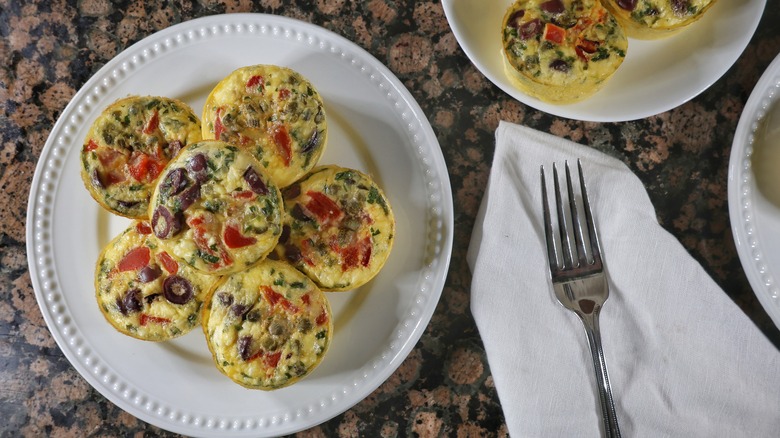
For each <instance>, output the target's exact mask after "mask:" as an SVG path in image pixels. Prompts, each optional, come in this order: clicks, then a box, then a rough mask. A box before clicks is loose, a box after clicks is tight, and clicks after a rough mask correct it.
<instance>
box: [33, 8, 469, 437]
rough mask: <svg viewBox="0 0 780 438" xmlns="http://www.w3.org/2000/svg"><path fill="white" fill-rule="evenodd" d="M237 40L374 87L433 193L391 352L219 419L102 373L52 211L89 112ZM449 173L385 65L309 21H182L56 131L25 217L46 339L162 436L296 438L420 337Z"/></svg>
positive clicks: (437, 291)
mask: <svg viewBox="0 0 780 438" xmlns="http://www.w3.org/2000/svg"><path fill="white" fill-rule="evenodd" d="M234 36H237V37H242V38H243V37H258V38H266V39H268V38H270V39H286V40H288V41H292V42H294V43H297V44H302V45H305V46H307V47H309V48H314V49H316V50H319V51H320V52H322V53H324V54H326V55H328V56H329V57H331V59H335V62H340V63H343V64H345V65H347V66H349V67H350V68H352V69H354V70H355V71H356V72H358V73H359V74H360V75H362V76H363V78H364V79H365V80H368V81H370V82H371V84H373V86H374V87H376V89H377V90H378V91H379V92H380V93H382V94H383V95H384V96H385V99H387V101H389V103H390V104H391V105H392V106H393V108H394V109H395V112H396V114H395V116H396V117H397V118H399V119H400V122H401V123H402V124H403V126H404V127H405V130H406V132H405V134H406V137H407V138H408V144H407V145H406V147H407V149H408V153H410V154H414V155H415V156H416V158H417V159H418V160H417V165H418V166H420V170H419V172H420V173H421V174H422V176H423V178H424V181H425V187H424V189H425V190H426V194H427V199H426V205H427V209H428V211H427V218H425V219H426V220H425V223H426V226H427V232H426V235H427V237H428V242H427V245H426V246H427V250H426V251H427V254H426V257H425V259H426V263H427V265H426V266H424V267H421V272H420V276H419V283H418V290H416V292H415V293H416V295H415V296H414V299H413V300H412V302H411V303H409V307H407V308H406V312H407V313H406V315H405V316H404V317H403V318H401V319H402V321H401V322H400V324H398V326H397V327H396V329H395V331H394V333H393V335H392V336H391V339H388V340H387V344H386V348H385V349H384V350H383V351H382V352H381V354H378V355H377V356H375V357H374V358H373V359H372V360H371V361H369V363H367V364H365V366H363V367H362V368H361V369H360V370H357V371H356V372H355V378H354V380H353V382H352V385H349V386H345V387H343V388H332V390H330V391H328V392H326V393H324V394H322V396H321V397H320V399H319V400H318V401H316V402H314V403H310V404H309V405H308V406H307V407H298V408H296V409H291V410H289V411H287V412H286V413H284V414H280V415H262V414H252V415H235V416H230V417H226V416H223V417H218V416H213V415H209V414H203V413H197V412H184V411H182V410H180V409H178V408H177V407H175V406H167V405H166V404H165V403H163V402H160V401H159V400H158V399H157V398H156V397H155V396H154V394H152V393H147V392H145V391H143V390H141V389H139V388H136V387H134V386H133V385H132V384H130V383H128V382H126V381H125V380H124V379H123V377H122V376H120V375H117V374H116V373H115V372H114V371H113V370H112V369H111V368H110V367H109V366H106V364H105V363H104V362H103V361H102V360H101V358H100V355H99V352H96V351H94V349H93V348H92V346H91V345H89V343H88V342H87V340H86V339H85V338H84V336H83V334H82V333H81V332H80V329H79V327H78V324H77V322H76V321H74V320H73V318H72V317H71V316H70V314H69V311H68V307H67V302H66V300H65V299H64V296H63V293H64V292H63V291H62V290H61V288H60V281H59V280H58V273H57V269H56V260H55V255H54V249H53V244H54V241H53V240H54V238H53V235H52V234H53V229H52V228H53V222H54V220H55V219H54V218H53V217H52V215H53V203H54V201H55V193H56V191H57V186H58V184H59V182H60V178H61V175H62V170H63V167H64V164H65V161H66V157H67V155H68V154H69V153H70V148H78V147H80V145H81V139H79V138H74V133H75V131H76V126H77V125H79V124H83V123H85V122H86V121H87V119H88V117H89V115H90V113H92V112H94V111H95V110H96V108H99V107H102V106H101V105H102V103H101V100H102V99H103V97H104V96H106V94H108V93H109V92H110V91H111V90H112V89H113V88H114V87H117V86H118V85H119V84H121V83H122V82H123V81H124V80H125V79H127V78H128V77H130V76H131V75H132V74H133V72H134V71H136V70H138V69H141V68H143V66H144V63H146V62H149V61H153V60H155V59H156V58H159V57H162V56H165V54H166V52H168V51H169V50H174V49H181V48H183V47H186V46H187V45H190V44H193V43H195V42H198V41H201V40H204V39H217V38H231V37H234ZM446 169H447V167H446V164H445V162H444V157H443V155H442V152H441V149H440V146H439V144H438V141H437V139H436V136H435V134H434V132H433V129H432V128H431V126H430V124H429V122H428V121H427V119H426V117H425V115H424V114H423V112H422V110H421V109H420V107H419V105H418V104H417V102H416V101H415V99H414V98H413V97H412V95H411V94H410V93H409V91H408V90H407V89H406V88H405V87H404V86H403V84H402V83H401V82H400V81H399V80H398V79H397V78H396V77H395V76H394V75H393V73H392V72H390V71H389V69H387V68H386V67H385V66H384V65H383V64H382V63H381V62H379V61H378V60H377V59H375V58H374V57H373V56H372V55H370V54H369V53H368V52H366V51H364V50H363V49H361V48H360V47H359V46H357V45H356V44H354V43H353V42H351V41H349V40H347V39H346V38H343V37H341V36H339V35H337V34H335V33H333V32H330V31H328V30H326V29H323V28H321V27H319V26H316V25H313V24H310V23H305V22H301V21H299V20H296V19H292V18H287V17H281V16H274V15H267V14H229V15H216V16H210V17H204V18H198V19H194V20H191V21H187V22H183V23H179V24H176V25H174V26H171V27H169V28H167V29H164V30H161V31H159V32H157V33H155V34H152V35H150V36H148V37H146V38H144V39H143V40H141V41H139V42H137V43H135V44H134V45H132V46H131V47H129V48H127V49H126V50H124V51H123V52H121V53H120V54H119V55H117V56H116V57H115V58H114V59H112V60H111V61H109V62H108V63H107V64H106V65H104V66H103V67H102V68H101V69H100V70H99V71H98V72H97V73H96V74H95V75H94V76H93V77H92V78H90V79H89V80H88V81H87V83H86V84H85V85H84V86H83V87H82V88H81V89H80V90H79V91H78V92H77V93H76V95H75V96H74V97H73V99H72V100H71V102H70V103H69V104H68V105H67V107H66V108H65V110H64V111H63V112H62V114H61V115H60V117H59V119H58V120H57V122H56V123H55V125H54V127H53V129H52V131H51V134H50V136H49V138H48V139H47V141H46V144H45V146H44V148H43V150H42V152H41V157H40V159H39V161H38V164H37V166H36V171H35V174H34V176H33V181H32V185H31V190H30V194H29V202H28V210H27V230H26V231H27V255H28V263H29V270H30V274H31V281H32V284H33V288H34V290H35V295H36V299H37V301H38V304H39V307H40V309H41V312H42V314H43V316H44V320H45V322H46V324H47V326H48V327H49V330H50V332H51V333H52V335H53V337H54V338H55V341H56V342H57V344H58V346H59V347H60V349H61V350H62V351H63V353H64V354H65V356H66V357H67V358H68V360H69V361H70V362H71V364H72V365H73V366H74V367H75V368H76V370H77V371H78V372H79V373H80V374H81V375H82V376H83V377H84V378H85V379H86V380H87V381H88V382H89V383H90V384H91V385H92V386H93V387H94V388H95V389H96V390H98V391H99V392H100V393H101V394H103V395H104V396H105V397H106V398H108V399H109V400H111V401H112V402H113V403H114V404H116V405H117V406H119V407H120V408H122V409H124V410H125V411H127V412H129V413H130V414H132V415H134V416H136V417H138V418H140V419H142V420H144V421H146V422H148V423H151V424H153V425H156V426H158V427H161V428H163V429H166V430H170V431H173V432H178V433H185V434H191V435H198V436H224V435H225V434H231V435H236V436H249V435H251V436H270V435H280V434H286V433H293V432H295V431H298V430H302V429H305V428H307V427H311V426H313V425H316V424H319V423H321V422H324V421H326V420H328V419H330V418H332V417H334V416H336V415H338V414H340V413H342V412H343V411H345V410H347V409H348V408H350V407H351V406H353V405H354V404H356V403H357V402H359V401H360V400H362V399H363V398H365V397H366V396H367V395H368V394H369V393H370V392H372V391H373V390H375V389H376V388H377V387H379V385H380V384H381V383H383V382H384V381H385V380H386V379H387V378H388V377H389V376H390V375H391V374H392V373H393V372H394V371H395V369H396V368H397V367H398V366H399V365H400V364H401V362H403V360H404V359H405V358H406V356H407V355H408V353H409V352H410V351H411V349H412V348H413V347H414V345H415V344H416V342H417V341H418V340H419V338H420V336H421V335H422V332H423V331H424V329H425V327H426V326H427V324H428V322H429V321H430V318H431V316H432V314H433V311H434V310H435V307H436V305H437V303H438V300H439V298H440V295H441V292H442V290H443V287H444V282H445V280H446V274H447V271H448V268H449V262H450V257H451V251H452V240H453V229H454V214H453V206H452V205H453V204H452V192H451V188H450V183H449V176H448V174H447V170H446ZM226 384H231V383H230V382H226Z"/></svg>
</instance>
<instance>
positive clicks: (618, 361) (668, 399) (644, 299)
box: [468, 122, 780, 437]
mask: <svg viewBox="0 0 780 438" xmlns="http://www.w3.org/2000/svg"><path fill="white" fill-rule="evenodd" d="M578 158H581V159H582V165H583V172H584V174H585V182H586V184H587V186H588V195H589V198H590V201H591V204H592V206H591V207H592V209H593V212H594V216H595V218H596V226H597V232H598V233H599V237H600V241H601V248H602V252H603V257H604V262H605V266H606V271H607V275H608V279H609V286H610V297H609V299H608V300H607V302H606V304H605V305H604V308H603V309H602V312H601V320H600V321H601V334H602V341H603V346H604V354H605V356H606V361H607V367H608V371H609V377H610V381H611V384H612V393H613V395H614V398H615V404H616V411H617V416H618V420H619V423H620V429H621V432H622V434H623V436H626V437H665V436H669V437H734V436H750V437H776V436H780V353H779V352H778V350H777V348H775V347H774V345H772V344H771V343H770V342H769V341H768V340H767V339H766V337H765V336H764V335H763V333H761V332H760V331H759V330H758V329H757V328H756V326H755V325H754V324H753V323H752V322H751V321H750V320H749V319H748V318H747V317H746V316H745V315H744V313H743V312H742V311H741V310H740V309H739V308H738V307H737V306H736V305H735V304H734V303H733V302H732V301H731V300H730V298H729V297H728V296H727V295H726V294H725V293H724V292H723V291H722V290H721V289H720V288H719V287H718V286H717V285H716V284H715V283H714V282H713V281H712V279H711V278H710V277H709V276H708V275H707V274H706V273H705V272H704V270H703V269H702V268H701V266H700V265H699V264H698V263H697V262H696V261H695V260H694V259H693V258H692V257H690V255H689V254H688V253H687V252H686V251H685V249H684V248H683V247H682V246H681V245H680V243H679V242H678V241H677V240H676V239H675V238H674V237H673V236H672V235H670V234H669V233H668V232H666V231H665V230H664V229H663V228H662V227H661V226H660V225H659V224H658V222H657V220H656V216H655V212H654V209H653V206H652V204H651V203H650V200H649V198H648V196H647V193H646V192H645V190H644V187H643V186H642V184H641V182H640V181H639V179H638V178H636V176H635V175H633V174H632V173H631V171H630V170H629V169H628V168H627V167H626V166H625V165H623V164H622V163H620V162H619V161H617V160H615V159H613V158H611V157H608V156H606V155H604V154H602V153H600V152H598V151H596V150H594V149H591V148H588V147H585V146H581V145H578V144H575V143H573V142H571V141H568V140H564V139H561V138H557V137H554V136H552V135H549V134H545V133H541V132H538V131H534V130H532V129H528V128H525V127H522V126H517V125H513V124H510V123H507V122H501V123H500V125H499V127H498V130H497V131H496V149H495V156H494V159H493V166H492V169H491V173H490V180H489V183H488V189H487V192H486V194H485V197H484V199H483V201H482V206H481V210H480V213H479V216H478V218H477V222H476V225H475V227H474V232H473V235H472V240H471V246H470V248H469V254H468V259H469V265H470V267H471V270H472V272H473V279H472V286H471V310H472V313H473V315H474V319H475V320H476V323H477V327H478V329H479V333H480V335H481V337H482V339H483V342H484V345H485V350H486V352H487V359H488V362H489V365H490V369H491V372H492V374H493V378H494V381H495V385H496V390H497V392H498V396H499V399H500V401H501V405H502V408H503V411H504V414H505V417H506V422H507V425H508V428H509V431H510V434H511V435H512V436H516V437H575V436H576V437H588V436H599V435H600V433H603V426H602V424H601V417H600V411H599V408H598V406H599V401H598V393H597V392H596V387H595V377H594V371H593V365H592V362H591V359H590V352H589V350H588V345H587V341H586V338H585V333H584V331H583V328H582V324H581V323H580V321H579V319H577V317H576V315H574V314H573V313H572V312H570V311H568V310H566V309H564V308H563V307H562V306H561V305H560V304H558V302H557V301H556V299H555V296H554V294H553V291H552V286H551V284H550V280H549V274H548V267H547V261H546V248H545V241H544V230H543V222H542V218H541V214H542V213H541V205H542V203H541V192H540V190H541V189H540V184H541V183H540V176H539V166H540V165H545V169H546V172H545V173H546V175H547V178H548V189H549V188H550V187H551V184H552V183H551V177H552V171H551V165H552V163H553V162H557V163H558V165H559V173H560V171H561V170H562V167H561V165H562V164H563V162H564V160H568V161H569V163H570V165H571V164H574V163H575V162H576V160H577V159H578ZM572 171H573V175H572V176H573V177H574V178H576V166H575V167H574V168H572ZM561 178H563V174H561ZM561 182H562V183H563V181H561ZM575 187H577V183H576V181H575ZM575 190H576V188H575Z"/></svg>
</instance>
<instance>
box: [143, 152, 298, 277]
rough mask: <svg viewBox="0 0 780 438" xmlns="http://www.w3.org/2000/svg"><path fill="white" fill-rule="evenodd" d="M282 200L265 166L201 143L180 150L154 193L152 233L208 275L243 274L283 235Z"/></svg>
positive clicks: (151, 210) (151, 211)
mask: <svg viewBox="0 0 780 438" xmlns="http://www.w3.org/2000/svg"><path fill="white" fill-rule="evenodd" d="M282 209H283V207H282V198H281V194H280V192H279V189H278V188H277V187H276V185H275V184H274V183H273V182H271V180H270V179H269V178H268V176H267V175H266V174H265V172H264V170H263V166H262V165H261V164H260V163H258V162H257V160H255V159H254V158H253V157H252V155H251V154H249V153H248V152H246V151H244V150H242V149H240V148H239V147H237V146H234V145H231V144H228V143H225V142H222V141H216V140H203V141H201V142H198V143H194V144H192V145H190V146H188V147H187V148H186V149H184V150H182V151H181V153H179V155H178V156H176V158H174V159H173V160H171V162H170V163H168V167H166V168H165V171H164V172H163V174H162V175H161V176H160V178H159V181H158V183H157V185H156V186H155V189H154V191H153V193H152V199H151V203H150V206H149V217H150V221H151V226H152V230H153V231H154V234H155V236H157V238H158V239H159V240H160V244H161V245H162V247H163V248H165V250H166V251H168V252H169V253H170V254H171V255H173V256H174V257H175V258H176V259H178V260H179V261H181V262H183V263H186V264H188V265H190V266H192V267H193V268H195V269H197V270H199V271H201V272H205V273H208V274H220V275H221V274H227V273H231V272H236V271H239V270H242V269H246V268H247V267H249V266H252V265H253V264H255V263H256V262H258V261H259V260H261V259H263V258H264V257H265V256H266V255H267V254H268V253H269V252H270V251H271V250H272V249H273V248H274V246H275V245H276V243H277V242H278V240H279V236H280V235H281V231H282V214H283V212H282Z"/></svg>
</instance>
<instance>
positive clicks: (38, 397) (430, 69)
mask: <svg viewBox="0 0 780 438" xmlns="http://www.w3.org/2000/svg"><path fill="white" fill-rule="evenodd" d="M231 12H264V13H272V14H279V15H284V16H288V17H293V18H297V19H301V20H305V21H307V22H311V23H314V24H317V25H320V26H322V27H325V28H327V29H330V30H333V31H335V32H336V33H339V34H341V35H343V36H345V37H347V38H349V39H350V40H352V41H354V42H356V43H357V44H358V45H360V46H361V47H363V48H365V49H366V50H368V51H369V52H370V53H371V54H373V55H374V56H375V57H376V58H377V59H379V60H380V61H382V62H383V63H385V64H386V65H387V66H388V67H389V68H390V70H392V71H393V72H394V73H395V74H396V75H397V76H398V77H399V78H400V80H401V81H402V82H403V83H404V84H405V85H406V87H408V88H409V90H410V91H411V93H412V94H413V95H414V97H415V98H416V99H417V101H418V102H419V103H420V105H421V106H422V109H423V110H424V112H425V114H426V115H427V116H428V119H429V120H430V122H431V124H432V125H433V129H434V131H435V132H436V134H437V136H438V140H439V142H440V144H441V145H442V150H443V152H444V156H445V159H446V162H447V165H448V168H449V173H450V178H451V182H452V189H453V193H454V197H455V199H454V202H455V244H454V252H453V254H452V264H451V269H450V272H449V276H448V279H447V283H446V286H445V288H444V291H443V294H442V297H441V301H440V303H439V305H438V307H437V309H436V312H435V314H434V316H433V319H432V321H431V323H430V325H429V326H428V327H427V330H426V331H425V333H424V335H423V337H422V339H421V340H420V342H419V343H418V345H417V346H416V348H415V349H414V350H413V351H412V352H411V354H410V355H409V357H408V358H407V359H406V361H405V362H404V363H403V364H402V365H401V367H400V368H399V369H398V371H397V372H396V373H395V374H393V375H392V376H391V377H390V379H389V380H388V381H387V382H386V383H384V384H383V385H382V386H380V387H379V388H378V389H377V390H376V391H375V392H374V393H373V394H371V395H370V396H369V397H367V398H366V399H365V400H364V401H362V402H360V403H358V404H357V405H356V406H354V407H353V408H352V409H349V410H348V411H346V412H345V413H343V414H342V415H339V416H337V417H336V418H334V419H332V420H330V421H328V422H326V423H324V424H321V425H318V426H315V427H314V428H312V429H310V430H308V431H304V432H301V433H299V434H297V435H298V436H301V437H324V436H345V437H346V436H349V437H357V436H370V437H376V436H380V437H396V436H419V437H439V436H457V437H483V436H506V435H507V431H506V426H505V424H504V420H503V415H502V412H501V406H500V404H499V401H498V398H497V396H496V391H495V388H494V386H493V379H492V377H491V374H490V369H489V366H488V363H487V361H486V358H485V352H484V348H483V346H482V343H481V341H480V338H479V334H478V332H477V330H476V327H475V325H474V321H473V319H472V316H471V314H470V311H469V287H470V281H471V277H470V273H469V270H468V267H467V265H466V259H465V256H466V250H467V248H468V243H469V237H470V233H471V229H472V225H473V223H474V218H475V215H476V212H477V209H478V206H479V203H480V200H481V198H482V194H483V192H484V190H485V184H486V181H487V178H488V172H489V169H490V163H491V159H492V154H493V142H494V137H493V133H494V130H495V128H496V127H497V125H498V122H499V120H500V119H506V120H510V121H513V122H517V123H521V124H524V125H527V126H530V127H533V128H536V129H539V130H542V131H548V132H552V133H554V134H556V135H558V136H561V137H566V138H570V139H572V140H574V141H577V142H580V143H584V144H588V145H590V146H592V147H594V148H596V149H599V150H601V151H604V152H606V153H608V154H610V155H612V156H615V157H617V158H618V159H620V160H622V161H623V162H625V163H626V164H627V165H628V166H629V167H630V168H631V169H632V170H633V171H634V172H635V173H636V174H637V175H638V176H639V178H640V179H641V180H642V181H643V182H644V184H645V186H646V187H647V189H648V191H649V193H650V197H651V199H652V201H653V203H654V205H655V206H656V208H657V211H658V219H659V221H660V222H661V223H662V224H663V226H664V227H666V228H667V229H668V230H669V231H670V232H672V233H673V234H674V235H675V236H677V238H678V239H679V240H680V241H681V242H682V243H683V245H684V246H685V247H686V248H687V249H688V250H689V251H690V253H691V254H692V255H693V256H694V257H695V258H696V259H697V260H699V261H700V262H701V263H702V265H703V266H704V267H705V268H706V270H707V271H708V272H709V273H710V274H711V275H712V276H713V278H714V279H715V280H716V281H717V282H718V283H719V284H720V285H721V286H722V287H723V289H724V291H725V293H727V294H728V295H729V296H730V297H731V298H732V299H733V300H734V301H735V302H737V303H738V304H739V306H740V307H741V308H742V309H743V310H744V311H745V312H746V313H747V314H748V315H749V316H750V317H751V318H752V319H753V320H754V321H755V323H756V324H757V325H758V326H759V327H760V328H761V329H762V330H763V331H764V332H765V333H766V335H767V336H768V337H769V338H770V339H771V340H772V341H773V342H774V343H775V344H776V345H780V332H778V330H777V329H776V328H775V327H774V325H773V324H772V322H771V321H770V319H769V318H768V316H767V315H766V314H765V312H764V311H763V309H762V308H761V306H760V304H759V303H758V301H757V299H756V298H755V296H754V294H753V292H752V290H751V288H750V286H749V285H748V282H747V280H746V278H745V275H744V273H743V271H742V268H741V266H740V263H739V260H738V258H737V255H736V252H735V244H734V241H733V238H732V234H731V230H730V223H729V217H728V206H727V173H728V159H729V152H730V149H731V142H732V139H733V135H734V131H735V129H736V126H737V122H738V120H739V116H740V114H741V111H742V108H743V106H744V104H745V102H746V101H747V99H748V96H749V94H750V92H751V90H752V89H753V87H754V85H755V84H756V82H757V80H758V78H759V77H760V75H761V73H762V72H763V71H764V69H765V68H766V67H767V66H768V65H769V63H770V62H771V61H772V59H774V57H775V56H776V55H777V54H778V52H780V26H778V23H780V8H777V7H775V6H774V5H773V2H771V1H770V2H769V6H768V7H767V10H766V12H765V13H764V17H763V19H762V21H761V23H760V26H759V28H758V31H757V32H756V34H755V36H754V37H753V39H752V41H751V42H750V44H749V46H748V47H747V49H746V50H745V52H744V53H743V54H742V56H741V57H740V58H739V60H738V61H737V63H736V65H734V66H733V67H732V68H731V69H730V70H729V71H728V72H727V73H726V75H725V76H724V77H723V78H721V79H720V80H719V81H717V83H715V84H714V85H713V86H712V87H711V88H710V89H708V90H707V91H705V92H704V93H703V94H701V95H700V96H698V97H696V98H695V99H693V100H692V101H690V102H688V103H685V104H683V105H681V106H680V107H678V108H675V109H673V110H671V111H668V112H666V113H662V114H659V115H657V116H654V117H649V118H647V119H643V120H637V121H633V122H626V123H584V122H579V121H573V120H568V119H561V118H557V117H553V116H550V115H548V114H546V113H543V112H540V111H537V110H535V109H533V108H531V107H527V106H525V105H523V104H521V103H519V102H518V101H516V100H513V99H512V98H510V97H509V96H508V95H506V94H505V93H503V92H502V91H500V90H499V89H498V88H496V87H495V86H493V85H492V84H491V83H490V82H489V81H488V80H487V79H485V77H484V76H482V74H481V73H480V72H479V71H478V70H477V69H476V68H475V67H474V66H473V65H472V64H471V63H470V61H469V60H468V59H467V58H466V56H465V55H464V54H463V52H462V51H461V49H460V48H459V46H458V44H457V41H456V40H455V37H454V36H453V34H452V32H451V31H450V29H449V27H448V24H447V21H446V19H445V16H444V13H443V11H442V7H441V5H440V4H439V2H438V1H404V0H396V1H393V0H362V1H361V0H356V1H345V0H315V1H303V0H293V1H282V0H261V1H250V0H228V1H217V0H199V1H197V2H187V1H183V0H163V1H160V2H152V1H127V0H117V1H113V2H112V1H109V0H54V1H51V2H50V1H45V0H30V1H25V2H22V1H19V0H0V36H2V38H0V58H1V59H3V62H2V63H1V65H0V108H1V109H2V117H0V388H2V390H0V418H2V421H0V436H58V437H76V436H79V437H82V436H137V437H140V436H171V434H169V433H168V432H166V431H163V430H160V429H158V428H156V427H154V426H151V425H149V424H146V423H144V422H142V421H140V420H138V419H136V418H134V417H132V416H131V415H129V414H127V413H125V412H123V411H122V410H121V409H119V408H118V407H116V406H115V405H113V404H112V403H111V402H109V401H107V400H106V399H105V398H103V397H102V396H101V395H100V394H99V393H97V392H96V391H95V390H94V389H92V387H91V386H90V385H89V384H88V383H86V381H85V380H84V379H82V378H81V376H80V375H79V374H78V373H77V372H76V371H75V370H74V368H72V367H71V365H70V363H69V362H68V360H67V359H66V358H65V357H64V356H63V355H62V353H61V352H60V350H59V348H58V347H57V345H56V344H55V342H54V340H53V338H52V337H51V335H50V333H49V331H48V329H47V327H46V324H45V323H44V320H43V318H42V316H41V313H40V311H39V309H38V305H37V303H36V300H35V295H34V292H33V289H32V286H31V283H30V275H29V272H28V269H27V258H26V254H25V216H26V213H25V212H26V201H27V193H28V192H29V187H30V182H31V179H32V175H33V172H34V167H35V164H36V160H37V158H38V156H39V155H40V152H41V149H42V147H43V145H44V143H45V142H46V139H47V136H48V134H49V132H50V130H51V128H52V126H53V124H54V122H55V121H56V120H57V117H58V116H59V114H60V113H61V111H62V110H63V108H64V107H65V105H66V104H67V103H68V101H69V100H70V99H71V97H72V96H73V95H74V94H75V93H76V91H77V90H78V89H79V88H80V87H81V86H82V85H83V84H84V83H85V82H86V81H87V80H88V79H89V78H90V76H91V75H92V74H94V73H95V72H96V71H97V70H98V69H99V68H100V67H101V66H102V65H103V64H105V63H106V62H107V61H109V60H110V59H111V58H112V57H114V56H115V55H117V54H118V53H119V52H121V51H122V50H123V49H125V48H127V47H128V46H129V45H131V44H132V43H134V42H136V41H138V40H140V39H142V38H144V37H146V36H148V35H150V34H152V33H154V32H155V31H158V30H160V29H164V28H166V27H168V26H170V25H173V24H176V23H179V22H182V21H186V20H189V19H192V18H196V17H200V16H205V15H212V14H220V13H231Z"/></svg>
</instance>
